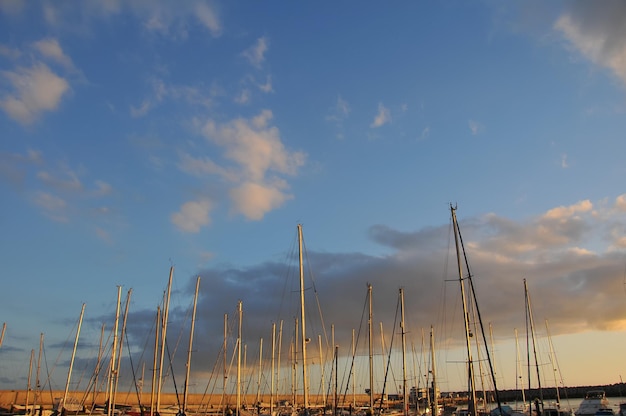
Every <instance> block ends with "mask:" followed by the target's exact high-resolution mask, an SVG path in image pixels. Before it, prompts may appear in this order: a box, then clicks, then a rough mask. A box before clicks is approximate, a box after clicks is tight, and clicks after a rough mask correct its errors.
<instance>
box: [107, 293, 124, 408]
mask: <svg viewBox="0 0 626 416" xmlns="http://www.w3.org/2000/svg"><path fill="white" fill-rule="evenodd" d="M121 300H122V286H118V287H117V304H116V307H115V326H114V327H113V346H112V347H111V363H110V367H109V386H108V391H109V399H108V403H107V415H108V416H111V415H112V414H113V406H115V399H114V398H113V396H114V395H115V393H114V389H115V379H116V376H117V368H116V364H117V362H116V360H115V357H116V354H117V342H118V340H117V331H118V329H119V320H120V302H121Z"/></svg>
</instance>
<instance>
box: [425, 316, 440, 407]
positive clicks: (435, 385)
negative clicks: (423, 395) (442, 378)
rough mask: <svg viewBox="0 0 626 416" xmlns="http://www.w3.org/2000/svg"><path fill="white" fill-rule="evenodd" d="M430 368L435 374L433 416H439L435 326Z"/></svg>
mask: <svg viewBox="0 0 626 416" xmlns="http://www.w3.org/2000/svg"><path fill="white" fill-rule="evenodd" d="M430 361H431V363H430V367H431V370H430V371H431V372H432V374H433V400H432V404H431V407H432V415H433V416H438V415H439V406H438V404H437V401H438V399H439V398H438V394H437V366H436V365H435V330H434V329H433V326H432V325H431V326H430ZM426 392H428V386H426ZM428 398H429V399H430V394H429V395H428Z"/></svg>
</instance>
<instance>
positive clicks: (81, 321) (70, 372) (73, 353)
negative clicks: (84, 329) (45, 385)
mask: <svg viewBox="0 0 626 416" xmlns="http://www.w3.org/2000/svg"><path fill="white" fill-rule="evenodd" d="M84 314H85V304H84V303H83V306H82V308H81V309H80V318H79V319H78V328H77V329H76V339H75V340H74V349H73V350H72V359H71V360H70V368H69V370H68V371H67V381H66V383H65V393H64V394H63V402H62V406H61V410H64V409H65V402H66V401H67V394H68V392H69V389H70V378H71V377H72V368H73V367H74V358H75V357H76V347H78V337H79V335H80V327H81V326H82V324H83V316H84Z"/></svg>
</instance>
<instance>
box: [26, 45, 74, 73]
mask: <svg viewBox="0 0 626 416" xmlns="http://www.w3.org/2000/svg"><path fill="white" fill-rule="evenodd" d="M33 47H34V49H35V50H37V51H39V53H41V54H42V55H43V56H44V57H46V58H50V59H52V60H53V61H55V62H57V63H59V64H61V65H62V66H64V67H65V68H66V69H68V70H73V69H74V63H73V62H72V59H71V58H70V57H69V56H67V55H66V54H65V53H64V52H63V49H62V48H61V45H59V41H58V40H56V39H54V38H48V39H42V40H40V41H37V42H35V43H34V44H33Z"/></svg>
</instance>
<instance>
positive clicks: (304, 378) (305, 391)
mask: <svg viewBox="0 0 626 416" xmlns="http://www.w3.org/2000/svg"><path fill="white" fill-rule="evenodd" d="M298 255H299V263H300V319H301V321H302V323H301V326H302V339H301V341H302V390H303V394H304V409H305V411H306V409H308V408H309V392H308V387H309V386H308V379H307V368H306V364H307V362H306V341H307V338H306V320H305V315H306V313H305V310H304V264H303V260H302V225H301V224H298Z"/></svg>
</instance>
